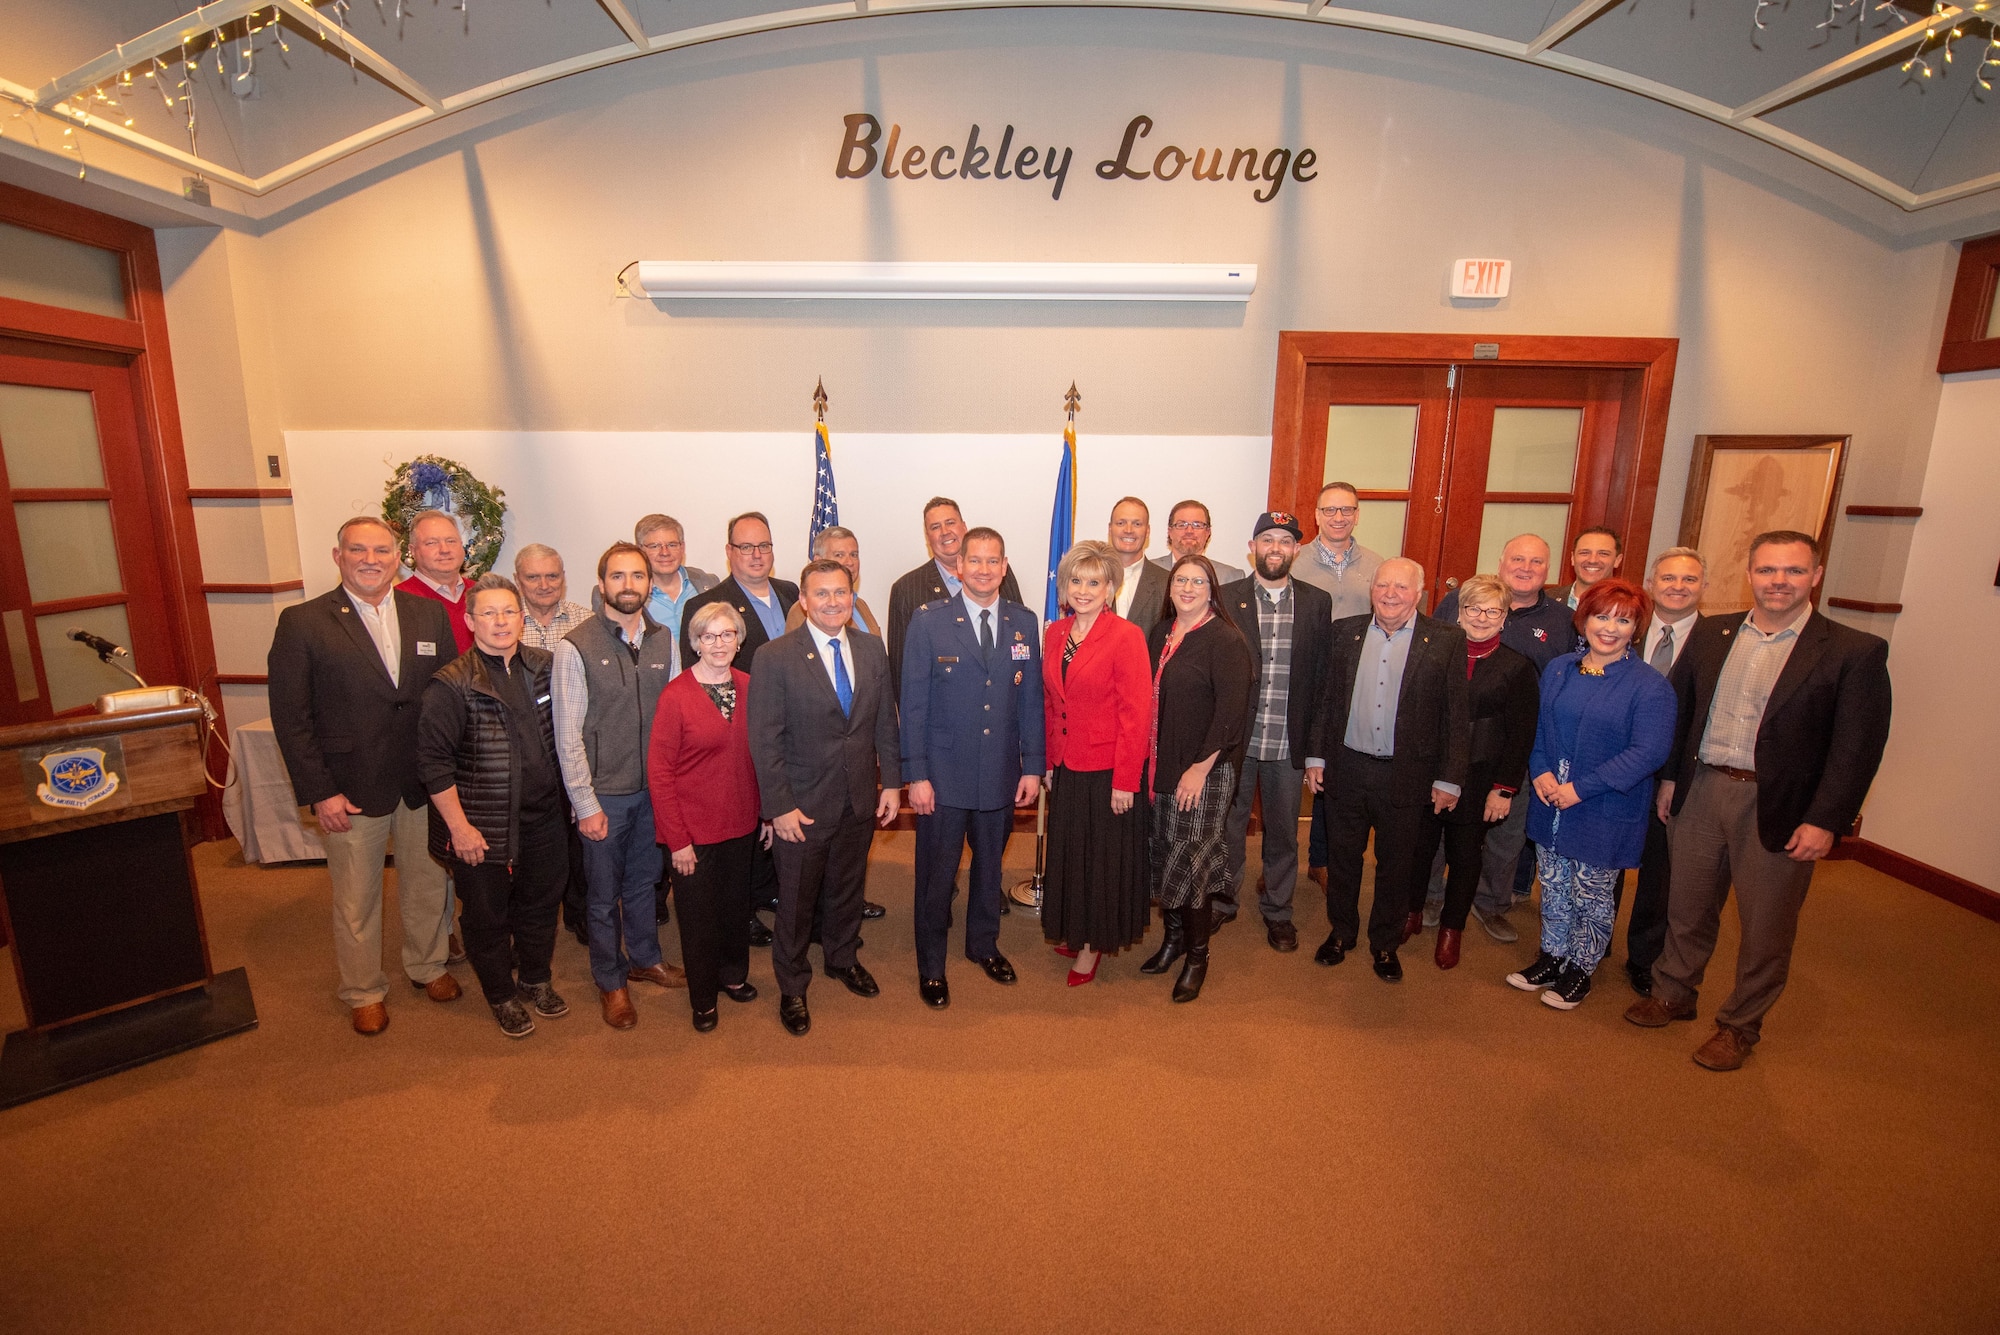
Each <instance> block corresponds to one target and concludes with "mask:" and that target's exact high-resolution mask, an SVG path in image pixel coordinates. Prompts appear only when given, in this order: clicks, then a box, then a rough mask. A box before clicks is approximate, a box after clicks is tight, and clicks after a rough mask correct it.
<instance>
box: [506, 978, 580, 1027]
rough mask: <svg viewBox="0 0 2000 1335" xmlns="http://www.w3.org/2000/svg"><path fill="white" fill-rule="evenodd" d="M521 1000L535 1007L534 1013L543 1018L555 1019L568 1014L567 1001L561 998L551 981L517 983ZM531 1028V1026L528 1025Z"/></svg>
mask: <svg viewBox="0 0 2000 1335" xmlns="http://www.w3.org/2000/svg"><path fill="white" fill-rule="evenodd" d="M516 986H517V987H518V989H519V991H520V994H521V1000H523V1001H525V1002H527V1003H528V1004H529V1005H530V1006H533V1007H534V1008H535V1014H537V1015H539V1016H541V1017H542V1018H543V1019H545V1020H555V1019H559V1018H561V1017H562V1016H565V1015H568V1014H569V1003H568V1002H567V1001H564V1000H563V999H562V994H561V993H559V992H557V991H556V989H555V985H554V984H552V983H519V984H516ZM529 1027H530V1028H532V1027H533V1026H532V1025H531V1026H529Z"/></svg>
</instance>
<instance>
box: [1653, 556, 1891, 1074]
mask: <svg viewBox="0 0 2000 1335" xmlns="http://www.w3.org/2000/svg"><path fill="white" fill-rule="evenodd" d="M1822 573H1823V569H1822V567H1821V566H1820V563H1819V544H1818V543H1816V542H1815V541H1814V540H1813V539H1812V538H1811V537H1810V536H1809V535H1807V534H1804V533H1795V532H1792V531H1789V530H1777V531H1774V532H1771V533H1763V534H1759V535H1758V536H1757V537H1756V538H1755V539H1754V540H1753V541H1752V542H1751V544H1750V596H1751V599H1752V602H1753V606H1752V607H1751V609H1750V612H1749V614H1748V615H1746V616H1742V617H1737V616H1726V617H1724V616H1717V617H1710V618H1708V619H1707V620H1705V621H1703V622H1702V623H1701V625H1699V626H1697V627H1695V631H1694V634H1693V635H1692V636H1690V637H1689V639H1688V646H1687V650H1686V652H1684V653H1683V654H1682V655H1681V656H1680V661H1679V662H1677V663H1675V664H1674V672H1673V676H1672V678H1671V680H1672V682H1673V684H1674V692H1675V694H1676V695H1678V696H1679V697H1680V716H1679V724H1678V729H1677V734H1676V737H1675V742H1674V749H1673V751H1672V753H1671V754H1670V755H1669V756H1668V758H1667V765H1666V770H1665V774H1666V778H1665V780H1664V781H1663V782H1662V783H1661V784H1660V794H1659V806H1660V808H1661V809H1662V810H1663V811H1665V812H1668V813H1670V814H1671V828H1670V832H1669V838H1670V839H1671V841H1672V849H1673V886H1672V889H1671V890H1670V891H1669V895H1668V904H1667V944H1666V949H1665V951H1663V952H1662V953H1661V955H1660V959H1659V962H1658V963H1657V964H1655V965H1654V966H1653V994H1652V995H1651V996H1649V997H1642V998H1641V999H1640V1000H1638V1001H1637V1002H1635V1003H1634V1004H1633V1006H1632V1008H1631V1009H1630V1010H1628V1011H1626V1012H1625V1018H1626V1019H1628V1020H1630V1021H1631V1022H1632V1023H1634V1024H1636V1025H1641V1026H1643V1027H1646V1028H1661V1027H1664V1026H1665V1025H1668V1024H1670V1023H1672V1022H1673V1021H1675V1020H1692V1019H1693V1018H1694V1016H1695V997H1696V992H1697V990H1698V989H1699V988H1700V986H1701V980H1702V974H1703V972H1704V971H1705V970H1706V969H1707V967H1708V959H1709V956H1710V955H1711V954H1713V953H1714V950H1715V938H1716V933H1717V930H1718V928H1719V926H1720V923H1721V919H1722V905H1723V901H1724V900H1725V899H1727V898H1728V896H1729V890H1730V887H1731V885H1732V884H1733V885H1734V886H1735V889H1736V913H1737V917H1738V918H1739V919H1740V920H1741V923H1742V929H1743V930H1742V939H1741V941H1740V942H1739V943H1738V946H1737V951H1736V988H1735V990H1734V991H1733V992H1731V993H1730V995H1729V999H1728V1000H1727V1001H1725V1002H1723V1003H1722V1008H1721V1009H1720V1010H1719V1011H1717V1012H1716V1025H1715V1033H1714V1035H1713V1036H1712V1037H1711V1038H1709V1040H1708V1041H1707V1042H1706V1043H1704V1044H1703V1045H1702V1046H1701V1047H1700V1048H1699V1049H1698V1050H1697V1051H1696V1052H1695V1054H1694V1059H1695V1061H1696V1062H1697V1063H1699V1064H1700V1065H1702V1066H1705V1067H1707V1068H1708V1069H1710V1070H1713V1071H1733V1070H1735V1069H1736V1068H1737V1067H1739V1066H1741V1065H1742V1064H1743V1061H1744V1058H1746V1057H1747V1056H1749V1054H1750V1050H1751V1048H1752V1047H1753V1046H1754V1045H1755V1044H1756V1042H1757V1040H1758V1038H1759V1036H1760V1035H1761V1033H1762V1029H1763V1020H1764V1016H1765V1014H1766V1013H1767V1012H1768V1011H1769V1010H1770V1009H1771V1007H1772V1005H1773V1004H1775V1003H1776V1002H1777V1000H1778V997H1779V996H1780V995H1781V994H1782V993H1783V992H1784V990H1785V979H1786V977H1787V976H1788V974H1789V973H1790V971H1791V964H1792V942H1793V940H1794V938H1795V937H1796V936H1797V933H1798V926H1799V910H1800V909H1802V908H1803V907H1804V906H1805V898H1806V887H1807V886H1809V885H1810V884H1811V883H1812V874H1813V864H1814V863H1816V862H1818V861H1819V860H1820V859H1821V858H1823V857H1825V856H1826V855H1827V854H1828V853H1831V852H1832V851H1833V846H1834V844H1835V842H1837V841H1838V840H1839V838H1840V836H1841V835H1842V834H1843V833H1845V832H1846V831H1847V830H1848V829H1849V828H1851V827H1852V825H1853V824H1854V818H1855V816H1856V815H1857V814H1859V812H1860V810H1861V803H1862V799H1864V798H1865V797H1867V795H1868V785H1869V784H1870V783H1871V782H1873V781H1874V778H1875V770H1876V767H1877V766H1879V765H1880V764H1881V763H1882V748H1883V747H1884V746H1885V745H1886V744H1887V743H1888V740H1889V709H1890V691H1889V646H1888V643H1887V642H1886V641H1884V640H1882V639H1881V638H1880V637H1878V636H1874V635H1869V634H1867V633H1865V632H1863V631H1858V630H1853V629H1851V628H1849V627H1847V626H1843V625H1841V624H1839V623H1838V622H1835V621H1830V620H1828V619H1827V618H1826V617H1824V616H1822V615H1821V614H1820V613H1819V612H1817V611H1815V610H1814V609H1813V605H1812V591H1813V589H1814V588H1815V587H1817V586H1818V584H1819V581H1820V576H1821V575H1822Z"/></svg>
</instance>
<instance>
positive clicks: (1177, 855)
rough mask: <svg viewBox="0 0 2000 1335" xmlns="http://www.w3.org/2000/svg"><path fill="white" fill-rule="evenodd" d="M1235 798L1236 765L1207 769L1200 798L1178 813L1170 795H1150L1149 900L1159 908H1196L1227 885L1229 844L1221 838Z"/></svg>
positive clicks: (1219, 892) (1222, 891)
mask: <svg viewBox="0 0 2000 1335" xmlns="http://www.w3.org/2000/svg"><path fill="white" fill-rule="evenodd" d="M1235 797H1236V767H1235V766H1234V765H1228V764H1219V765H1217V766H1216V767H1215V768H1214V769H1212V770H1210V771H1209V772H1208V782H1206V783H1204V784H1202V786H1201V798H1200V800H1199V801H1197V802H1196V803H1195V804H1194V806H1192V807H1191V808H1189V809H1188V810H1186V811H1182V810H1181V809H1180V808H1179V807H1177V806H1175V805H1174V795H1173V794H1172V793H1155V794H1154V795H1153V857H1152V863H1153V898H1154V899H1157V900H1158V901H1159V902H1160V907H1161V908H1163V909H1186V908H1200V907H1202V905H1204V904H1206V903H1207V902H1208V901H1209V900H1210V899H1211V898H1212V897H1214V896H1216V895H1219V894H1222V893H1224V892H1225V891H1227V890H1228V888H1229V847H1228V842H1227V840H1225V839H1224V838H1223V831H1224V825H1225V822H1226V821H1227V819H1228V816H1229V804H1230V802H1232V801H1233V800H1234V799H1235Z"/></svg>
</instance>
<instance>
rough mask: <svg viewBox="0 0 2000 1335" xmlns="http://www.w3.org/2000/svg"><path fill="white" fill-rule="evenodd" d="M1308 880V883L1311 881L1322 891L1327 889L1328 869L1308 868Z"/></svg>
mask: <svg viewBox="0 0 2000 1335" xmlns="http://www.w3.org/2000/svg"><path fill="white" fill-rule="evenodd" d="M1306 879H1307V880H1308V881H1311V882H1312V883H1313V884H1314V885H1316V886H1318V887H1319V888H1320V889H1322V890H1324V889H1326V868H1324V867H1307V868H1306Z"/></svg>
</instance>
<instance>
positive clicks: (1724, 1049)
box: [1694, 1023, 1751, 1071]
mask: <svg viewBox="0 0 2000 1335" xmlns="http://www.w3.org/2000/svg"><path fill="white" fill-rule="evenodd" d="M1750 1047H1751V1044H1750V1041H1749V1040H1748V1039H1746V1038H1744V1037H1743V1034H1742V1032H1741V1031H1740V1030H1736V1029H1731V1028H1730V1027H1729V1026H1728V1025H1726V1024H1721V1023H1718V1024H1717V1025H1716V1026H1715V1034H1714V1036H1713V1037H1711V1038H1710V1039H1709V1040H1708V1042H1706V1043H1704V1044H1702V1045H1701V1046H1700V1047H1698V1048H1696V1049H1695V1050H1694V1064H1695V1065H1696V1066H1706V1067H1707V1068H1708V1069H1709V1070H1711V1071H1733V1070H1735V1069H1736V1068H1737V1067H1739V1066H1741V1065H1742V1064H1743V1059H1744V1058H1746V1057H1748V1056H1749V1055H1750Z"/></svg>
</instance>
